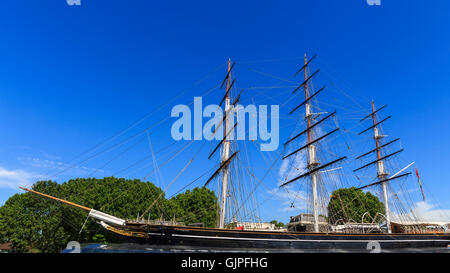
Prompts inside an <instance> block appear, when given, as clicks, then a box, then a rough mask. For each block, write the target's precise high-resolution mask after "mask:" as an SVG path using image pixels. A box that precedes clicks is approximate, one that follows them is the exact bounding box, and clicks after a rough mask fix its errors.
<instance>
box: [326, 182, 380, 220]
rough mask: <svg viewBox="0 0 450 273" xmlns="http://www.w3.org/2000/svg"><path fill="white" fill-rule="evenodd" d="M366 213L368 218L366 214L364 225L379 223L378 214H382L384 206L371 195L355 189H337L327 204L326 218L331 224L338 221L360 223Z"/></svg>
mask: <svg viewBox="0 0 450 273" xmlns="http://www.w3.org/2000/svg"><path fill="white" fill-rule="evenodd" d="M366 212H368V214H369V215H370V217H369V216H368V215H367V214H366V216H367V217H364V220H363V221H364V222H365V223H368V222H372V220H375V222H377V221H380V220H381V219H382V217H381V216H380V213H381V214H384V204H383V203H382V202H380V200H378V198H377V197H376V196H375V195H373V194H372V193H370V192H366V193H364V192H363V191H362V190H358V189H356V188H355V187H351V188H344V189H338V190H336V191H334V192H333V193H332V195H331V199H330V202H329V204H328V218H329V219H330V220H331V221H332V222H333V223H334V222H336V221H338V220H340V219H342V220H343V221H344V222H350V221H353V222H361V220H362V218H363V216H364V214H365V213H366ZM375 217H376V219H373V218H375Z"/></svg>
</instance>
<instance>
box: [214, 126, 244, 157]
mask: <svg viewBox="0 0 450 273" xmlns="http://www.w3.org/2000/svg"><path fill="white" fill-rule="evenodd" d="M236 125H237V123H235V124H234V126H233V128H231V129H230V131H228V133H227V134H226V135H225V137H224V138H223V139H222V140H221V141H220V142H219V144H218V145H217V146H216V148H215V149H214V150H213V151H212V153H211V154H210V155H209V156H208V159H210V158H211V156H212V155H213V154H214V153H215V152H216V151H217V149H218V148H219V147H220V145H222V143H223V142H224V140H225V138H226V137H227V136H228V135H229V134H230V133H231V132H232V131H233V130H234V128H236Z"/></svg>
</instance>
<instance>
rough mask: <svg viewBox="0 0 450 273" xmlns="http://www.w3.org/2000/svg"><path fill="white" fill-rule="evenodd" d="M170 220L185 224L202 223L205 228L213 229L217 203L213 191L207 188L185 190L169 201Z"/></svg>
mask: <svg viewBox="0 0 450 273" xmlns="http://www.w3.org/2000/svg"><path fill="white" fill-rule="evenodd" d="M168 207H169V211H170V213H171V214H170V215H171V216H172V218H175V219H176V220H178V221H181V222H183V223H185V224H191V223H203V224H204V225H205V226H206V227H215V226H216V219H217V212H218V203H217V197H216V195H215V194H214V191H211V190H209V189H208V188H205V187H202V188H194V189H193V190H192V191H191V190H187V191H186V192H184V193H180V194H178V195H177V196H174V197H172V198H171V199H170V200H169V205H168Z"/></svg>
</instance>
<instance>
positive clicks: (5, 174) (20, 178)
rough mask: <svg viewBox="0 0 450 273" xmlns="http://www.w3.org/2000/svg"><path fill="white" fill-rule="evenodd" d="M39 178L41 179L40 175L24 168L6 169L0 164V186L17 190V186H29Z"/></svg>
mask: <svg viewBox="0 0 450 273" xmlns="http://www.w3.org/2000/svg"><path fill="white" fill-rule="evenodd" d="M39 179H42V176H41V175H38V174H35V173H31V172H28V171H24V170H8V169H6V168H4V167H1V166H0V187H7V188H12V189H15V190H17V188H18V187H19V186H30V185H31V184H33V183H34V182H36V181H37V180H39Z"/></svg>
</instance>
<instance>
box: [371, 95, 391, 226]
mask: <svg viewBox="0 0 450 273" xmlns="http://www.w3.org/2000/svg"><path fill="white" fill-rule="evenodd" d="M372 113H373V114H372V123H373V138H374V139H375V143H376V148H377V159H378V162H377V177H378V180H379V181H383V180H385V179H386V177H387V176H388V174H387V173H386V171H385V169H384V161H383V159H381V150H380V138H382V137H383V136H382V135H380V134H379V131H378V127H377V119H376V116H375V103H374V102H373V100H372ZM381 187H382V188H383V198H384V211H385V216H386V225H387V228H388V233H392V230H391V215H390V212H389V199H388V193H387V186H386V182H382V183H381Z"/></svg>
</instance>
